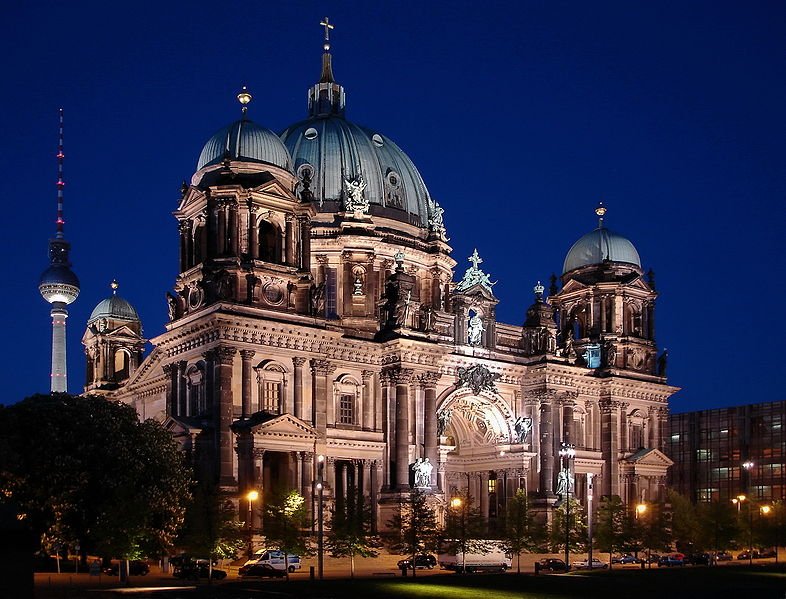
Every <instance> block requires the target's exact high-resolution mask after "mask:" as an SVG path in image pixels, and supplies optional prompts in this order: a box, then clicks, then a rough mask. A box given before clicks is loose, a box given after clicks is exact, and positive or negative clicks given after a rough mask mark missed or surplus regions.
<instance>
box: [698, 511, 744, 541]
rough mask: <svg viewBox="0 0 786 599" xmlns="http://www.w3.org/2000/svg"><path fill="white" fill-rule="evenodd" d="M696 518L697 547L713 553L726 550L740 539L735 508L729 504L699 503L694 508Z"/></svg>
mask: <svg viewBox="0 0 786 599" xmlns="http://www.w3.org/2000/svg"><path fill="white" fill-rule="evenodd" d="M696 512H697V517H698V525H699V526H698V546H697V548H700V549H707V548H711V549H714V550H715V551H720V550H722V549H728V548H730V547H731V546H732V545H733V544H734V540H735V539H738V538H740V534H741V532H742V531H741V530H740V523H739V521H738V520H737V508H735V507H734V505H733V504H732V503H731V502H718V501H714V502H712V503H700V504H698V505H697V506H696Z"/></svg>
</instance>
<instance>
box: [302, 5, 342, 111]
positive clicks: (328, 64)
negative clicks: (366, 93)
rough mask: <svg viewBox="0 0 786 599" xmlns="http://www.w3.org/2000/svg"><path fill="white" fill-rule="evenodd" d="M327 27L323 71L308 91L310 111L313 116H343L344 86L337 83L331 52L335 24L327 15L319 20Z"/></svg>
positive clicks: (321, 24)
mask: <svg viewBox="0 0 786 599" xmlns="http://www.w3.org/2000/svg"><path fill="white" fill-rule="evenodd" d="M319 24H320V26H322V27H324V28H325V39H324V42H323V44H322V49H323V50H324V52H323V54H322V73H321V75H320V77H319V81H318V82H317V83H315V84H314V85H313V86H311V89H310V90H309V91H308V112H309V115H310V116H312V117H319V116H322V117H326V116H332V115H336V116H343V115H344V104H345V96H344V88H343V87H342V86H341V85H339V84H338V83H336V79H335V77H334V76H333V57H332V55H331V54H330V30H331V29H335V25H333V24H332V23H331V22H330V19H329V18H328V17H325V18H324V19H322V20H321V21H320V22H319Z"/></svg>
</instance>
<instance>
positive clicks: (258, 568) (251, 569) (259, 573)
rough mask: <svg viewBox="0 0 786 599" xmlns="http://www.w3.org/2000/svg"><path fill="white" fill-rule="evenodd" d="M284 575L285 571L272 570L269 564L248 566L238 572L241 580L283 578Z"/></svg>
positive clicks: (279, 569)
mask: <svg viewBox="0 0 786 599" xmlns="http://www.w3.org/2000/svg"><path fill="white" fill-rule="evenodd" d="M286 575H287V573H286V570H283V569H281V568H274V567H273V566H271V565H270V564H248V565H246V566H242V567H241V568H240V570H238V576H240V577H241V578H251V577H260V578H284V576H286Z"/></svg>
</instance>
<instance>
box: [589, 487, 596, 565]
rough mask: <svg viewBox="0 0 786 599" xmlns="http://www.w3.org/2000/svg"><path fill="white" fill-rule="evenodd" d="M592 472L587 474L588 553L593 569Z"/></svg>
mask: <svg viewBox="0 0 786 599" xmlns="http://www.w3.org/2000/svg"><path fill="white" fill-rule="evenodd" d="M593 476H595V475H594V474H593V473H592V472H587V541H588V545H589V551H588V552H587V563H588V564H589V567H590V568H592V477H593Z"/></svg>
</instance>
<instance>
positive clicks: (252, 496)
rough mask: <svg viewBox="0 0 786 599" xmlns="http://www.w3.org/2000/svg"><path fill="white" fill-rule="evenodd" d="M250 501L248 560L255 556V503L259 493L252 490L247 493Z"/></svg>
mask: <svg viewBox="0 0 786 599" xmlns="http://www.w3.org/2000/svg"><path fill="white" fill-rule="evenodd" d="M246 499H248V559H251V558H252V557H253V556H254V510H253V505H254V502H255V501H256V500H257V499H259V492H258V491H256V490H251V491H249V492H248V493H246Z"/></svg>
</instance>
